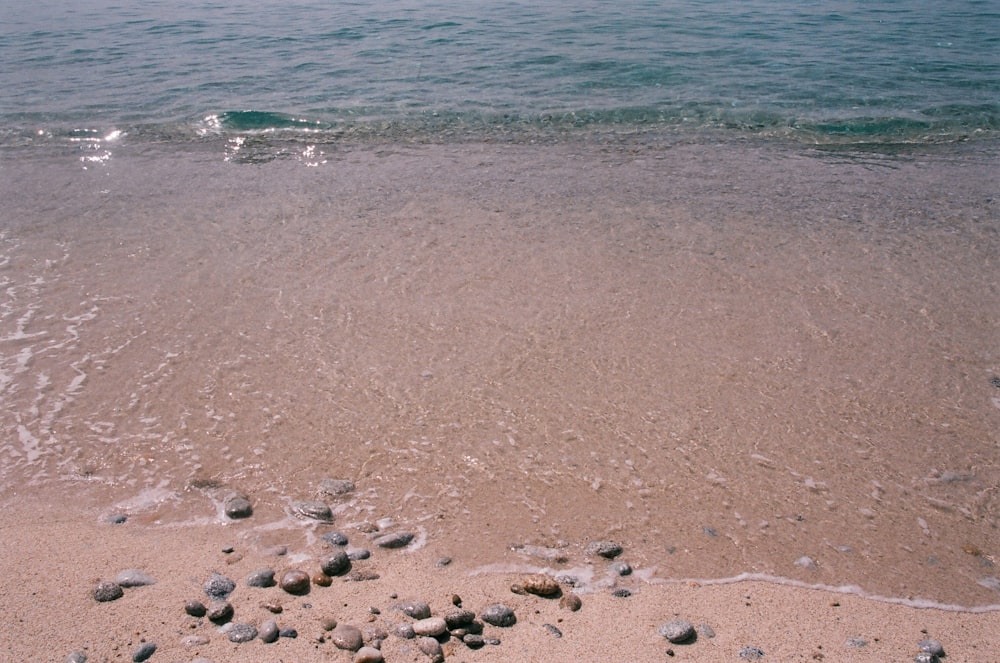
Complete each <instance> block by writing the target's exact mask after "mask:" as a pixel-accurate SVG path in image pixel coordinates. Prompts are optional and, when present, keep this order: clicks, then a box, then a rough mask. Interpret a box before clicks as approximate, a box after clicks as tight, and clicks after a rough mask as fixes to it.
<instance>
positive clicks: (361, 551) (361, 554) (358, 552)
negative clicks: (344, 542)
mask: <svg viewBox="0 0 1000 663" xmlns="http://www.w3.org/2000/svg"><path fill="white" fill-rule="evenodd" d="M371 556H372V552H371V551H370V550H368V549H367V548H350V549H349V550H347V559H349V560H351V561H352V562H357V561H360V560H362V559H368V558H369V557H371Z"/></svg>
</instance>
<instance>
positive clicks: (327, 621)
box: [319, 617, 337, 631]
mask: <svg viewBox="0 0 1000 663" xmlns="http://www.w3.org/2000/svg"><path fill="white" fill-rule="evenodd" d="M319 626H320V628H322V629H323V630H324V631H332V630H333V629H335V628H337V620H336V619H334V618H333V617H323V618H322V619H320V620H319Z"/></svg>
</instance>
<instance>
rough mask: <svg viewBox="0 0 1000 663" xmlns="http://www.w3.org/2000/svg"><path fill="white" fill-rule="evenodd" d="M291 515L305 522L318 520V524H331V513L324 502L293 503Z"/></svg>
mask: <svg viewBox="0 0 1000 663" xmlns="http://www.w3.org/2000/svg"><path fill="white" fill-rule="evenodd" d="M292 513H293V514H295V515H296V516H298V517H299V518H305V519H307V520H319V521H320V522H324V523H329V522H333V511H331V510H330V507H329V505H327V504H326V502H313V501H305V502H293V503H292Z"/></svg>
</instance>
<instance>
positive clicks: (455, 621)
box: [444, 609, 476, 629]
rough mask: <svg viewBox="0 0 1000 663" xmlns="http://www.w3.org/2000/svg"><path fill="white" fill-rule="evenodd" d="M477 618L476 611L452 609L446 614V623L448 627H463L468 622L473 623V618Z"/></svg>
mask: <svg viewBox="0 0 1000 663" xmlns="http://www.w3.org/2000/svg"><path fill="white" fill-rule="evenodd" d="M475 618H476V613H474V612H472V611H471V610H462V609H458V610H450V611H449V612H448V613H447V614H445V616H444V623H445V624H446V625H447V626H448V628H450V629H453V628H461V627H463V626H465V625H466V624H471V623H472V620H473V619H475Z"/></svg>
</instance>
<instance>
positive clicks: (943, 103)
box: [0, 0, 1000, 144]
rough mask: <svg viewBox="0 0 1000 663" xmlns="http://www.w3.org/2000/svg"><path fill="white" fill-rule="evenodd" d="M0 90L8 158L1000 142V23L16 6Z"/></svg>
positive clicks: (812, 6) (539, 7)
mask: <svg viewBox="0 0 1000 663" xmlns="http://www.w3.org/2000/svg"><path fill="white" fill-rule="evenodd" d="M0 85H2V87H3V90H4V93H3V95H2V96H0V131H2V136H3V137H2V139H0V140H2V141H3V142H4V143H6V144H11V143H24V142H37V141H51V140H57V141H63V140H66V139H67V138H68V139H71V140H72V139H79V138H81V137H86V136H88V135H90V134H91V133H96V134H101V135H104V134H105V133H106V132H108V131H111V130H116V131H121V132H126V133H129V134H131V135H132V137H133V139H135V138H137V137H138V136H152V137H154V138H156V139H164V138H165V139H168V140H187V139H197V138H199V137H203V136H206V135H213V134H218V133H223V134H228V133H234V132H235V133H246V132H256V131H262V130H264V131H266V130H281V131H283V132H284V133H285V134H288V135H292V136H296V135H301V136H307V137H308V139H309V140H311V141H315V140H318V141H322V140H323V139H324V138H340V137H342V136H344V135H358V136H376V137H388V138H393V137H397V136H400V135H416V136H423V137H428V136H429V137H431V138H433V137H435V136H438V137H443V138H444V139H450V138H451V137H455V136H458V137H472V138H482V137H490V136H494V135H511V136H514V137H515V139H516V138H517V137H519V136H523V135H525V134H529V135H532V136H537V135H539V134H541V135H546V134H548V135H561V134H563V133H565V132H577V131H587V130H593V129H595V128H596V129H599V130H602V131H605V130H610V131H623V132H634V131H637V130H643V131H647V130H653V131H658V130H667V131H671V132H681V133H686V132H703V131H713V132H714V131H721V132H723V133H735V134H737V135H741V136H742V135H746V134H750V135H754V136H779V137H787V138H790V139H792V140H796V141H805V142H810V143H829V142H833V143H837V142H847V143H871V142H874V143H887V142H888V143H896V142H915V143H922V142H953V141H962V140H969V139H982V138H995V137H996V136H997V133H998V130H1000V6H998V4H997V3H996V2H995V1H994V0H978V1H975V0H974V1H969V2H936V3H930V2H924V1H923V0H897V1H895V2H879V3H865V2H852V1H843V0H841V1H830V2H810V3H805V2H800V1H790V0H749V1H741V2H695V1H692V0H686V1H679V2H652V1H649V0H621V1H619V2H600V1H596V0H587V1H577V2H552V1H551V0H542V1H541V2H530V3H529V2H480V1H469V0H462V1H459V0H443V1H438V2H415V1H414V0H382V1H378V2H372V1H369V2H337V3H326V2H318V1H316V0H311V1H310V0H305V1H292V2H280V3H279V2H274V1H273V0H263V1H261V0H254V2H250V1H248V0H231V1H228V2H197V3H196V2H191V1H190V0H182V1H180V2H163V1H160V2H143V3H122V2H120V1H117V0H81V1H80V2H74V3H65V2H61V1H57V0H30V1H29V0H7V2H5V3H4V5H3V8H2V9H0Z"/></svg>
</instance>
